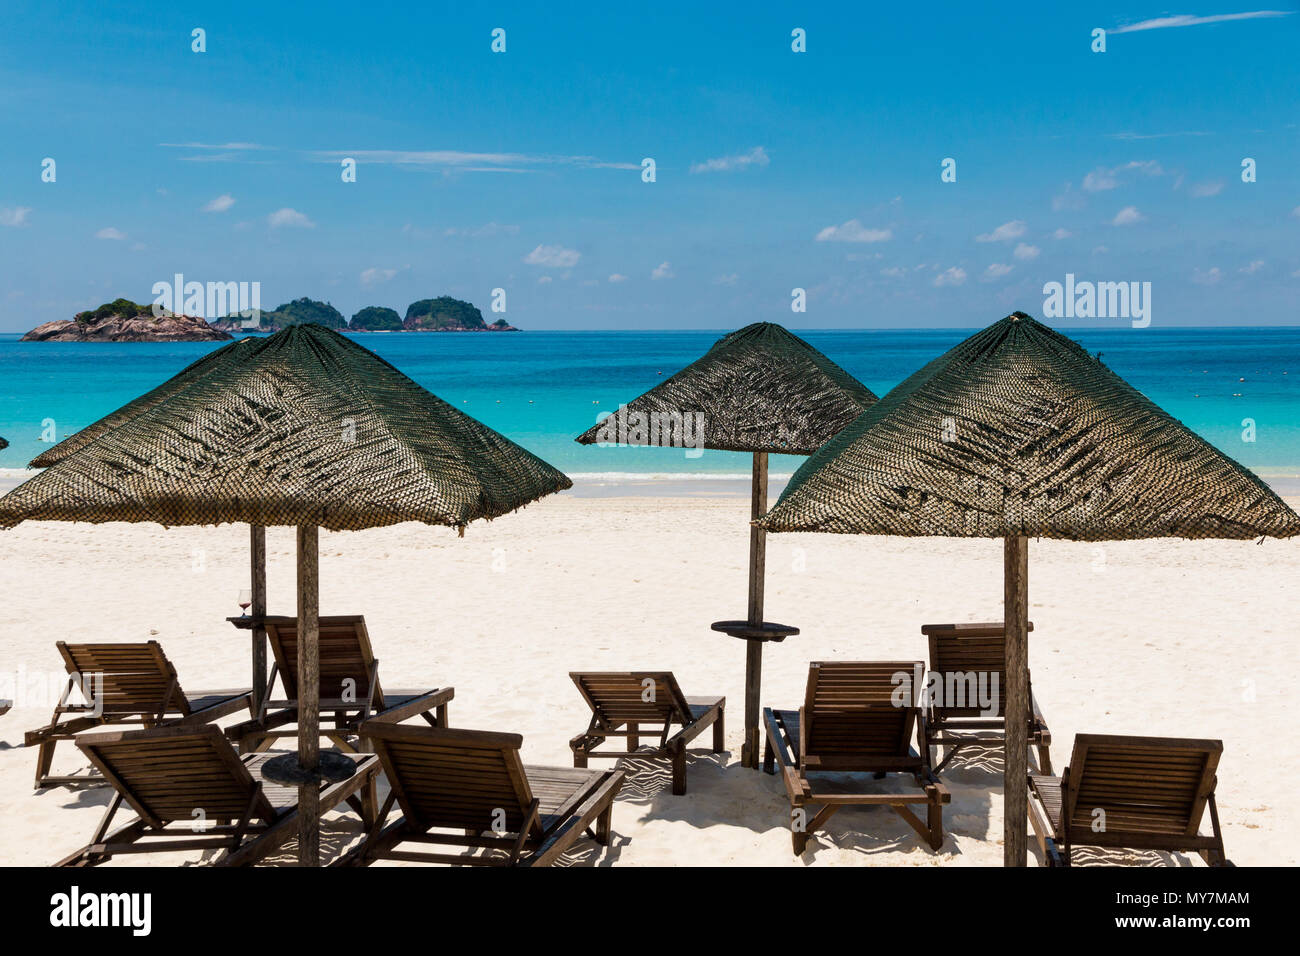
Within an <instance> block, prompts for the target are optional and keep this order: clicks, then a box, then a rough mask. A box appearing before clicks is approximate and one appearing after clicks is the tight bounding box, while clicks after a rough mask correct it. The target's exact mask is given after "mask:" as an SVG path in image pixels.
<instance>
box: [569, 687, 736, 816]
mask: <svg viewBox="0 0 1300 956" xmlns="http://www.w3.org/2000/svg"><path fill="white" fill-rule="evenodd" d="M569 676H570V677H571V678H573V682H574V683H575V684H577V685H578V693H580V694H581V695H582V699H583V700H585V701H586V702H587V706H588V707H590V708H591V723H590V724H588V725H587V729H586V730H585V731H583V732H582V733H580V734H578V736H576V737H574V738H573V739H572V740H570V741H569V748H570V749H571V750H572V751H573V765H574V766H575V767H585V766H587V760H588V759H589V758H591V757H615V758H617V757H626V756H627V755H628V754H631V753H632V752H633V751H635V750H637V748H638V746H639V745H640V742H641V735H642V734H646V735H647V736H651V735H654V734H658V737H659V740H658V743H657V745H655V747H654V748H653V749H652V750H649V751H643V752H641V753H640V754H638V756H645V757H669V758H670V759H671V760H672V766H673V793H674V794H675V795H677V796H680V795H682V794H684V793H685V792H686V745H687V744H688V743H690V742H691V741H692V740H694V739H695V738H696V737H698V736H699V735H700V734H701V733H703V732H704V730H705V728H707V727H709V726H712V727H713V752H714V753H721V752H722V751H723V750H725V749H726V732H725V729H724V722H723V711H724V710H725V709H726V706H727V698H725V697H686V696H684V695H683V694H682V689H681V688H680V687H678V686H677V678H675V677H673V674H672V671H627V672H605V671H601V672H593V671H587V672H581V673H577V672H570V673H569ZM674 724H676V725H677V727H678V730H677V732H676V733H674V732H673V725H674ZM607 737H623V738H625V739H626V740H627V749H626V750H604V751H602V750H596V749H595V748H596V747H599V746H600V745H601V744H602V743H604V742H605V738H607Z"/></svg>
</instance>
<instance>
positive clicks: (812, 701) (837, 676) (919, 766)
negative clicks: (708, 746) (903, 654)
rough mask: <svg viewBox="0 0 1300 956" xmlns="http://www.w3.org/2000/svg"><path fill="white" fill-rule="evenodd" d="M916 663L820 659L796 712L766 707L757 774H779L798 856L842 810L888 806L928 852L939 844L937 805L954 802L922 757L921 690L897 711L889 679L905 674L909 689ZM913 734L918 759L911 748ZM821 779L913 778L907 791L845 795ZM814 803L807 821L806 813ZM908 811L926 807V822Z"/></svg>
mask: <svg viewBox="0 0 1300 956" xmlns="http://www.w3.org/2000/svg"><path fill="white" fill-rule="evenodd" d="M922 666H923V665H922V664H921V662H920V661H860V662H859V661H855V662H847V661H833V662H831V661H823V662H820V663H816V662H815V663H812V664H809V665H808V687H807V691H806V693H805V696H804V704H803V706H802V707H801V708H799V710H798V711H792V710H773V709H772V708H771V707H767V708H764V710H763V722H764V725H765V727H766V729H767V746H766V748H765V751H764V755H763V769H764V770H766V771H767V772H768V773H774V772H775V770H776V767H775V764H780V769H781V776H782V778H783V779H784V781H785V788H786V792H787V793H788V795H789V797H790V816H791V836H792V838H793V842H794V852H795V853H796V854H798V853H802V852H803V851H804V850H805V849H806V848H807V846H808V837H809V836H810V835H811V834H812V833H814V832H816V831H817V830H819V829H821V828H822V827H823V826H825V824H826V822H827V821H828V820H829V819H830V818H831V816H832V815H834V814H835V812H836V811H837V810H839V809H840V808H841V807H844V806H858V805H863V806H886V807H889V808H890V809H891V810H893V811H894V812H895V813H897V814H898V815H899V816H900V817H902V818H903V819H904V820H905V821H906V822H907V824H908V825H909V826H911V827H912V829H914V830H916V832H917V833H919V834H920V835H921V836H922V837H924V838H925V840H926V842H927V843H928V844H929V846H930V848H931V849H934V850H937V849H939V847H940V846H942V845H943V804H945V803H948V802H950V800H951V799H952V798H951V796H950V795H949V793H948V791H947V789H946V788H945V787H944V785H943V784H942V783H940V782H939V779H938V778H937V777H936V776H935V775H934V773H933V771H932V770H931V769H930V765H929V759H928V757H927V756H924V754H925V749H924V740H925V730H924V726H923V725H924V722H925V717H924V715H923V714H922V713H921V710H920V707H919V706H918V705H917V697H918V695H919V693H920V688H919V687H916V686H912V687H911V692H912V693H911V695H910V697H909V698H905V699H906V700H909V701H910V703H908V704H907V705H905V706H901V707H900V706H896V705H895V703H894V699H893V695H894V693H895V691H896V690H897V689H898V687H899V685H898V684H897V683H896V682H895V680H894V677H895V675H897V674H899V673H903V674H906V675H907V676H908V679H909V681H910V682H911V683H912V684H913V685H915V675H916V674H918V673H920V668H921V667H922ZM914 732H915V734H916V740H917V743H918V744H920V745H921V747H922V753H917V751H916V750H915V749H914V748H913V747H912V736H913V733H914ZM823 773H871V774H874V776H875V777H877V778H879V777H884V776H885V775H886V774H890V773H904V774H909V775H911V777H912V779H913V780H914V781H915V783H916V787H917V789H916V791H915V792H913V793H905V794H897V793H866V792H862V791H861V790H859V789H857V788H854V789H853V790H852V791H850V792H845V790H844V789H843V788H840V787H835V786H832V783H831V781H830V780H828V779H827V778H824V777H821V776H813V775H820V774H823ZM818 805H820V809H819V810H817V811H816V814H815V815H814V816H813V817H812V818H811V819H808V818H807V811H806V810H805V809H804V808H806V807H813V806H818ZM912 805H921V806H924V807H925V810H926V819H925V821H924V822H922V820H921V819H920V818H919V817H918V816H917V815H916V814H915V813H913V812H912V810H911V807H912Z"/></svg>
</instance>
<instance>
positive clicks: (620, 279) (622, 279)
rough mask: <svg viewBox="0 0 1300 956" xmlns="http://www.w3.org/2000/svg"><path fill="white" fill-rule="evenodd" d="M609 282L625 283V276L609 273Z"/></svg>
mask: <svg viewBox="0 0 1300 956" xmlns="http://www.w3.org/2000/svg"><path fill="white" fill-rule="evenodd" d="M609 281H610V282H626V281H627V276H625V275H623V274H622V273H619V272H614V273H611V274H610V277H609Z"/></svg>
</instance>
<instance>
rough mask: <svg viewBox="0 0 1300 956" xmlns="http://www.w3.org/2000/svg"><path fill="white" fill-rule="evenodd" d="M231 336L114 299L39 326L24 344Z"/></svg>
mask: <svg viewBox="0 0 1300 956" xmlns="http://www.w3.org/2000/svg"><path fill="white" fill-rule="evenodd" d="M229 338H230V336H229V335H228V334H227V333H225V332H223V331H221V330H219V329H216V328H214V327H213V326H211V325H209V324H208V323H207V322H205V321H204V320H203V319H201V318H199V317H198V316H193V315H176V314H175V313H172V312H164V313H163V314H162V315H154V314H153V307H152V306H148V305H140V304H139V303H138V302H132V301H131V300H130V299H114V300H113V301H112V302H105V303H104V304H103V305H101V306H100V307H99V308H97V309H92V310H90V311H88V312H78V313H77V314H76V316H75V317H74V318H71V319H59V320H57V321H54V322H46V323H44V324H42V325H38V326H37V327H36V328H34V329H32V330H31V331H30V332H28V333H27V334H26V335H24V336H23V337H22V339H21V340H20V341H23V342H221V341H225V340H227V339H229Z"/></svg>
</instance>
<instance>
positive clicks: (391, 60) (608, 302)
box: [0, 0, 1300, 331]
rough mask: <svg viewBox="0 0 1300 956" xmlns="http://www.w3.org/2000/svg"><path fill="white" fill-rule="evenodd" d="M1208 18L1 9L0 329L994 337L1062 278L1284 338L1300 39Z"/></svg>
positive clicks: (1292, 296) (606, 9) (226, 6)
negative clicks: (265, 323)
mask: <svg viewBox="0 0 1300 956" xmlns="http://www.w3.org/2000/svg"><path fill="white" fill-rule="evenodd" d="M1165 2H1168V0H1165ZM1210 2H1211V0H1197V4H1196V5H1195V6H1193V5H1190V4H1189V5H1186V6H1183V5H1179V6H1176V7H1172V8H1170V7H1163V6H1157V5H1143V4H1137V5H1126V6H1111V5H1096V6H1092V7H1090V8H1088V9H1084V10H1061V9H1057V8H1056V5H1051V4H1024V5H1021V6H1018V7H1016V6H1010V5H1009V6H1007V7H1005V8H1004V9H1003V11H1002V12H999V13H997V14H991V13H989V12H988V11H987V10H985V9H983V8H982V6H981V5H975V4H951V5H948V4H939V5H927V6H924V7H916V6H910V7H908V6H904V5H897V4H892V5H889V6H888V7H882V8H880V9H873V8H869V7H864V6H863V5H861V4H843V5H827V6H824V7H822V8H821V9H820V10H818V11H816V12H813V13H809V12H806V11H805V10H804V8H803V7H802V5H794V4H781V5H762V4H759V5H750V6H748V7H747V8H746V9H745V10H744V11H743V12H741V11H740V10H739V9H737V10H730V11H725V12H723V11H714V10H710V9H707V7H706V5H703V4H672V3H656V4H650V5H638V4H617V5H603V6H602V7H600V8H596V9H595V11H594V12H588V13H581V14H579V13H575V12H571V11H570V10H568V9H566V6H565V5H549V6H548V7H547V8H542V7H539V6H537V5H518V6H512V5H495V6H492V7H487V6H485V5H480V4H455V5H444V4H411V5H409V6H407V7H405V8H396V9H394V8H393V7H391V6H389V5H381V4H353V3H348V4H335V3H329V2H322V3H317V4H315V5H313V6H312V7H311V8H310V10H311V12H310V13H309V14H305V13H304V12H303V10H304V9H305V8H302V7H299V6H298V5H293V8H292V9H271V8H270V6H269V5H267V4H263V3H243V2H222V3H213V4H184V3H178V4H168V5H158V4H155V3H98V2H92V3H77V2H66V0H65V2H61V3H60V4H58V5H57V6H55V5H50V4H42V3H35V2H25V0H6V9H5V29H4V30H3V33H2V34H0V116H3V129H4V136H3V137H0V140H2V141H0V262H2V263H3V266H0V331H21V330H25V329H27V328H30V327H31V326H33V325H35V324H37V323H38V322H43V321H48V320H51V319H57V318H70V317H71V316H72V314H73V313H74V312H76V311H77V310H79V309H83V308H88V307H91V306H93V305H95V304H98V303H99V302H101V301H104V300H106V299H109V298H114V297H116V296H118V295H125V296H128V297H132V298H136V299H137V300H146V301H147V300H149V299H151V295H150V289H151V287H152V285H153V283H154V282H157V281H160V280H166V279H169V278H170V277H171V276H172V275H173V274H174V273H176V272H182V273H184V274H185V276H186V278H187V279H191V280H198V281H231V280H233V281H240V280H242V281H259V282H260V283H261V285H262V300H263V301H262V304H263V306H264V307H266V308H272V307H274V306H275V305H277V304H279V303H280V302H282V301H284V300H287V299H289V298H293V297H297V296H301V295H310V296H312V297H315V298H321V299H327V300H329V301H331V302H332V303H333V304H334V305H335V306H337V307H338V308H339V309H340V310H341V311H342V312H343V313H344V314H345V315H347V316H350V315H352V313H354V312H355V311H356V310H357V309H359V308H361V307H362V306H365V305H372V304H373V305H387V306H391V307H393V308H396V309H397V310H398V311H399V312H404V310H405V307H406V305H407V304H408V303H409V302H411V301H412V300H414V299H417V298H424V297H428V296H434V295H439V294H450V295H455V296H459V297H462V298H466V299H469V300H470V301H472V302H474V303H475V304H477V305H479V306H480V308H482V309H483V310H484V313H485V315H487V316H488V318H489V320H490V319H491V318H492V317H493V316H491V315H490V314H488V312H487V307H488V304H489V301H490V294H491V290H492V289H493V288H497V287H500V288H504V289H506V292H507V308H508V311H507V313H506V317H507V318H508V319H509V320H510V321H512V322H513V323H514V324H516V325H518V326H521V327H523V328H528V329H559V328H610V329H618V328H629V329H645V328H729V327H735V326H739V325H742V324H744V323H747V322H750V321H756V320H759V319H766V320H771V321H778V322H782V323H784V324H786V325H788V326H791V327H795V328H799V327H803V328H835V327H864V326H865V327H871V326H883V327H892V328H901V327H913V326H980V325H984V324H987V323H988V322H990V321H993V320H994V319H996V318H998V317H1000V316H1001V315H1004V314H1006V313H1007V312H1009V311H1011V310H1013V309H1022V310H1024V311H1026V312H1029V313H1031V314H1034V315H1040V314H1041V313H1042V307H1043V299H1044V296H1043V292H1042V287H1043V284H1044V283H1046V282H1049V281H1062V280H1063V279H1064V276H1065V274H1066V273H1073V274H1075V275H1076V277H1077V278H1078V279H1090V280H1094V281H1140V282H1150V283H1151V284H1152V318H1153V325H1156V326H1168V325H1195V324H1209V325H1231V324H1241V325H1259V324H1300V323H1298V315H1297V312H1298V310H1297V307H1296V302H1297V293H1298V292H1300V243H1298V240H1300V171H1298V170H1297V164H1300V148H1298V147H1300V127H1298V126H1297V123H1300V109H1298V106H1297V105H1298V104H1300V69H1298V68H1297V66H1296V63H1297V51H1300V14H1296V13H1294V12H1291V11H1292V10H1293V9H1294V8H1292V7H1289V6H1286V5H1281V6H1272V7H1264V6H1259V5H1249V4H1248V5H1235V6H1234V5H1230V4H1225V3H1220V2H1217V0H1216V2H1214V5H1213V6H1205V5H1202V4H1205V3H1210ZM286 6H288V5H286ZM1270 13H1271V14H1278V15H1264V14H1270ZM1237 14H1250V15H1248V16H1240V17H1233V18H1231V19H1220V18H1221V17H1224V16H1225V15H1237ZM1201 19H1208V20H1209V22H1197V21H1199V20H1201ZM1153 21H1154V22H1153ZM1184 24H1185V25H1184ZM1135 26H1141V27H1142V28H1140V29H1134V27H1135ZM196 27H201V28H203V29H204V30H205V31H206V44H207V52H205V53H195V52H192V51H191V30H192V29H194V28H196ZM497 27H501V28H504V29H505V31H506V52H505V53H504V54H496V53H493V52H492V51H491V49H490V45H491V42H492V37H491V31H492V30H493V29H494V28H497ZM796 27H797V28H802V29H804V30H805V31H806V35H807V52H804V53H795V52H793V51H792V50H791V31H792V30H793V29H794V28H796ZM1094 28H1103V29H1106V30H1108V31H1110V32H1109V33H1108V36H1107V41H1106V45H1107V49H1106V52H1105V53H1093V52H1092V50H1091V48H1090V47H1091V43H1092V40H1091V32H1092V30H1093V29H1094ZM1126 28H1127V29H1126ZM344 156H348V157H353V158H355V159H356V160H357V162H358V173H357V182H355V183H343V182H342V181H341V177H340V167H339V159H340V158H341V157H344ZM45 157H52V158H54V159H55V161H56V163H57V167H56V170H57V180H56V182H54V183H43V182H41V178H40V174H41V161H42V160H43V159H44V158H45ZM645 157H652V158H653V159H654V160H655V163H656V167H657V170H656V172H657V180H656V182H654V183H644V182H642V178H641V162H642V160H643V158H645ZM947 157H952V158H954V159H955V160H956V161H957V181H956V182H955V183H944V182H941V181H940V164H941V161H942V160H943V159H944V158H947ZM1246 157H1250V158H1252V159H1254V160H1255V161H1256V164H1257V181H1256V182H1253V183H1243V182H1242V181H1241V162H1242V160H1243V158H1246ZM796 287H799V288H804V289H806V290H807V311H806V312H805V313H802V314H795V313H792V312H791V309H790V302H791V290H792V289H793V288H796ZM1073 324H1075V325H1086V324H1088V323H1087V322H1075V323H1073ZM1092 324H1094V325H1106V324H1115V323H1114V320H1098V321H1096V322H1094V323H1092Z"/></svg>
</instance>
